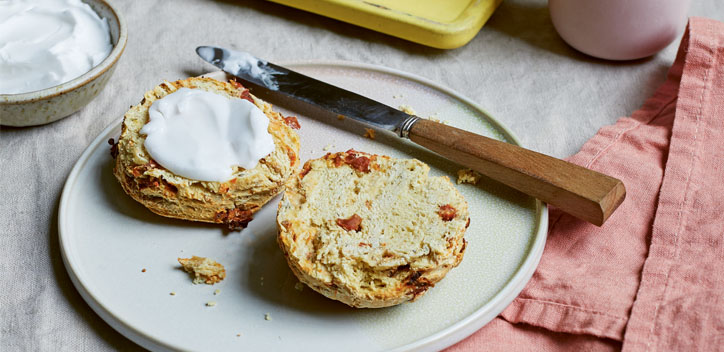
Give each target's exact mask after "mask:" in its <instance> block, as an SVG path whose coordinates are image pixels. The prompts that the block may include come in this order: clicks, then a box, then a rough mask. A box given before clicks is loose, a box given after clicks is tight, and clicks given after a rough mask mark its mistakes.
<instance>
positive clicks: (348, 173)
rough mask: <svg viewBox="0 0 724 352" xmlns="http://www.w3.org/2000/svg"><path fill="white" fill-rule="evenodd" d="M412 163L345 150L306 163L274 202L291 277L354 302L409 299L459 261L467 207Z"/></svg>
mask: <svg viewBox="0 0 724 352" xmlns="http://www.w3.org/2000/svg"><path fill="white" fill-rule="evenodd" d="M429 171H430V168H429V167H428V166H427V165H426V164H424V163H423V162H421V161H419V160H415V159H394V158H390V157H387V156H381V155H371V154H366V153H362V152H358V151H354V150H349V151H347V152H344V153H334V154H327V155H326V156H324V157H323V158H320V159H314V160H310V161H308V162H306V163H305V164H304V167H303V168H302V171H301V172H300V173H299V174H298V175H296V176H295V177H293V178H291V179H290V182H289V185H288V186H287V189H286V191H285V193H284V196H283V197H282V200H281V202H280V203H279V210H278V213H277V225H278V228H279V235H278V238H277V239H278V242H279V245H280V247H281V248H282V251H283V252H284V255H285V257H286V259H287V262H288V263H289V266H290V267H291V269H292V271H293V272H294V274H295V275H296V276H297V278H299V280H300V281H302V282H303V283H305V284H306V285H308V286H309V287H311V288H312V289H314V290H315V291H317V292H319V293H321V294H323V295H325V296H327V297H329V298H331V299H335V300H338V301H341V302H343V303H346V304H348V305H350V306H353V307H360V308H362V307H366V308H379V307H388V306H392V305H396V304H400V303H403V302H406V301H414V300H415V299H417V298H419V297H420V296H421V295H423V294H424V293H425V292H426V291H427V290H428V289H429V288H431V287H433V286H434V285H435V284H436V283H437V282H438V281H440V280H441V279H442V278H443V277H444V276H445V275H446V274H447V273H448V272H449V271H450V270H451V269H452V268H454V267H456V266H457V265H458V264H459V263H460V261H461V260H462V258H463V253H464V251H465V245H466V241H465V239H464V238H463V236H464V233H465V230H466V229H467V227H468V225H469V221H470V218H469V215H468V206H467V203H466V202H465V199H464V198H463V196H462V195H461V194H460V193H459V192H458V191H457V190H456V189H455V187H454V186H453V184H452V183H451V182H450V180H449V179H448V178H447V177H430V176H429V175H428V173H429Z"/></svg>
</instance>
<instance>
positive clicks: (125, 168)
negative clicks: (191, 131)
mask: <svg viewBox="0 0 724 352" xmlns="http://www.w3.org/2000/svg"><path fill="white" fill-rule="evenodd" d="M182 87H186V88H190V89H202V90H205V91H208V92H212V93H216V94H219V95H223V96H226V97H229V98H236V99H246V100H248V101H250V102H252V103H253V104H255V105H256V106H257V107H258V108H259V109H261V110H262V111H263V112H264V114H265V115H266V117H268V118H269V127H268V132H269V133H270V134H271V136H272V139H273V141H274V150H273V151H272V152H271V153H270V154H269V155H267V156H265V157H264V158H262V159H261V160H259V163H258V164H257V165H256V167H254V168H252V169H249V170H246V169H243V168H241V167H236V168H235V169H234V172H233V178H231V179H230V180H229V181H225V182H214V181H198V180H193V179H189V178H185V177H182V176H180V175H177V174H174V173H173V172H171V171H169V170H167V169H165V168H164V167H162V166H161V165H159V164H158V163H157V162H155V161H154V160H153V158H151V156H150V155H149V153H148V152H147V151H146V149H145V148H144V144H143V143H144V140H145V138H146V137H145V136H144V135H142V134H141V133H140V130H141V128H142V127H143V126H144V125H145V124H146V123H147V122H148V121H149V113H148V111H149V108H150V107H151V104H153V102H154V101H156V100H158V99H161V98H163V97H165V96H166V95H168V94H171V93H173V92H175V91H176V90H177V89H179V88H182ZM287 121H289V122H292V123H296V119H294V118H287V120H285V118H284V117H283V116H282V115H281V114H279V113H277V112H274V111H272V107H271V105H269V104H267V103H266V102H264V101H262V100H260V99H258V98H256V97H254V96H253V95H251V94H250V93H249V91H248V90H247V89H245V88H244V87H243V86H241V85H240V84H238V83H236V82H233V81H232V82H221V81H217V80H214V79H210V78H189V79H185V80H180V81H176V82H164V83H162V84H160V85H159V86H157V87H155V88H154V89H153V90H151V91H149V92H146V94H145V95H144V98H143V100H141V102H140V104H138V105H136V106H133V107H131V109H130V110H129V111H128V112H126V114H125V116H124V118H123V130H122V132H121V137H120V139H119V140H118V143H117V144H116V145H114V146H113V149H112V154H113V155H114V157H115V165H114V168H113V173H114V174H115V176H116V178H117V179H118V181H120V183H121V185H122V186H123V190H124V191H125V192H126V193H128V195H130V196H131V197H133V199H135V200H137V201H138V202H140V203H141V204H143V205H145V206H146V207H147V208H148V209H150V210H151V211H152V212H154V213H156V214H159V215H163V216H167V217H171V218H178V219H186V220H194V221H203V222H212V223H223V224H226V225H227V226H228V227H229V228H230V229H239V228H243V227H245V226H246V224H247V223H248V222H249V221H250V220H251V219H252V214H254V213H255V212H256V211H258V210H259V209H260V208H261V206H262V205H264V204H265V203H266V202H268V201H269V200H270V199H271V198H272V197H274V196H275V195H277V194H278V193H279V192H281V191H282V190H283V188H284V184H285V183H286V181H287V180H288V179H289V178H290V176H291V175H293V174H294V173H295V172H296V171H297V169H298V165H299V158H298V154H299V137H298V136H297V134H296V132H294V131H293V130H292V129H291V128H290V127H289V126H288V125H287V124H288V123H287ZM297 126H298V125H297Z"/></svg>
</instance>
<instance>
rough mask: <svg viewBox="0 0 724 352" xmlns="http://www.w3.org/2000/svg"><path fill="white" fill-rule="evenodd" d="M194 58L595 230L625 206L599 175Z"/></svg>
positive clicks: (373, 105) (294, 79) (246, 65)
mask: <svg viewBox="0 0 724 352" xmlns="http://www.w3.org/2000/svg"><path fill="white" fill-rule="evenodd" d="M196 52H197V53H198V55H199V56H200V57H201V58H202V59H204V60H206V61H207V62H209V63H211V64H213V65H215V66H216V67H218V68H220V69H222V70H223V71H225V72H226V73H228V74H231V75H233V76H236V77H239V78H241V79H242V80H245V81H248V82H251V83H253V84H255V85H258V86H261V87H265V88H267V89H269V90H272V91H276V92H279V93H281V94H285V95H287V96H290V97H292V98H295V99H298V100H301V101H304V102H306V103H309V104H312V105H316V106H318V107H320V108H323V109H325V110H328V111H331V112H334V113H336V114H339V115H343V116H345V117H348V118H351V119H354V120H357V121H360V122H362V123H365V124H368V125H371V126H373V127H375V128H377V129H381V130H388V131H391V132H394V133H395V134H397V135H398V136H400V137H401V138H408V139H410V140H411V141H413V142H414V143H417V144H418V145H421V146H423V147H425V148H427V149H429V150H431V151H434V152H436V153H438V154H440V155H441V156H443V157H445V158H447V159H449V160H452V161H454V162H456V163H458V164H460V165H463V166H465V167H468V168H471V169H473V170H475V171H477V172H479V173H481V174H483V175H485V176H487V177H489V178H491V179H493V180H496V181H498V182H500V183H503V184H505V185H507V186H509V187H512V188H514V189H517V190H519V191H521V192H523V193H526V194H528V195H531V196H533V197H536V198H538V199H540V200H542V201H544V202H546V203H549V204H552V205H554V206H556V207H558V208H559V209H561V210H563V211H565V212H567V213H569V214H571V215H573V216H576V217H578V218H580V219H582V220H585V221H588V222H590V223H592V224H594V225H597V226H601V225H603V223H604V222H605V221H606V220H607V219H608V218H609V217H610V216H611V214H612V213H613V212H614V211H615V210H616V208H617V207H618V206H619V205H620V204H621V202H623V200H624V198H625V196H626V189H625V187H624V185H623V182H621V181H620V180H618V179H616V178H613V177H611V176H607V175H604V174H601V173H599V172H596V171H593V170H590V169H587V168H584V167H581V166H578V165H575V164H572V163H569V162H566V161H564V160H560V159H556V158H553V157H551V156H547V155H545V154H541V153H538V152H534V151H531V150H528V149H525V148H521V147H518V146H515V145H512V144H509V143H505V142H501V141H498V140H495V139H492V138H488V137H485V136H481V135H478V134H475V133H472V132H468V131H465V130H461V129H458V128H455V127H452V126H448V125H444V124H441V123H438V122H434V121H431V120H427V119H421V118H419V117H417V116H414V115H409V114H406V113H404V112H402V111H399V110H397V109H394V108H392V107H389V106H387V105H384V104H382V103H379V102H377V101H374V100H372V99H369V98H366V97H364V96H361V95H359V94H356V93H353V92H350V91H348V90H345V89H342V88H339V87H335V86H333V85H330V84H328V83H324V82H322V81H319V80H316V79H314V78H311V77H308V76H305V75H303V74H301V73H298V72H294V71H292V70H289V69H286V68H284V67H281V66H278V65H275V64H273V63H271V62H267V61H265V60H261V59H258V58H256V57H254V56H253V55H251V54H249V53H246V52H241V51H234V50H229V49H224V48H218V47H212V46H200V47H198V48H196Z"/></svg>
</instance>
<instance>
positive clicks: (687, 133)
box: [449, 18, 724, 351]
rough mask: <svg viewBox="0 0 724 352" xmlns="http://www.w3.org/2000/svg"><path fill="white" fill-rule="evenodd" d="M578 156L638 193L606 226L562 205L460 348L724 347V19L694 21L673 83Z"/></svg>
mask: <svg viewBox="0 0 724 352" xmlns="http://www.w3.org/2000/svg"><path fill="white" fill-rule="evenodd" d="M569 160H570V161H571V162H573V163H576V164H579V165H583V166H585V167H588V168H591V169H594V170H597V171H600V172H603V173H606V174H609V175H612V176H614V177H617V178H619V179H621V180H622V181H623V182H624V184H625V185H626V189H627V195H626V200H625V201H624V202H623V204H622V205H621V206H620V208H619V209H618V210H617V211H616V213H614V215H613V216H612V217H611V218H610V219H609V220H608V222H607V223H606V224H605V225H604V226H602V227H600V228H599V227H595V226H593V225H590V224H587V223H584V222H583V221H581V220H578V219H576V218H574V217H572V216H570V215H567V214H564V213H562V212H560V211H558V210H556V209H553V208H552V209H551V212H550V227H549V232H548V242H547V244H546V247H545V250H544V252H543V257H542V259H541V262H540V265H539V266H538V269H537V271H536V272H535V274H534V275H533V278H532V279H531V281H530V282H529V283H528V285H527V286H526V288H525V289H524V290H523V292H522V293H521V294H520V296H519V297H518V298H516V299H515V300H514V301H513V303H512V304H511V305H510V306H509V307H508V308H507V309H506V310H505V311H503V313H502V314H501V315H500V316H499V317H498V318H496V319H495V320H493V321H492V322H491V323H490V324H488V325H486V326H485V327H483V328H482V329H481V330H480V331H478V332H476V333H475V334H473V335H472V336H470V337H469V338H467V339H466V340H464V341H462V342H460V343H458V344H457V345H455V346H453V347H451V348H450V349H449V351H479V350H505V351H509V350H515V351H521V350H536V351H549V350H561V349H567V350H568V349H571V350H596V351H599V350H619V349H621V348H623V350H625V351H683V350H686V351H689V350H718V349H724V23H721V22H717V21H714V20H710V19H705V18H691V19H690V20H689V25H688V27H687V29H686V33H685V34H684V37H683V39H682V41H681V45H680V47H679V52H678V55H677V58H676V61H675V62H674V65H673V66H672V67H671V69H670V70H669V73H668V79H667V81H666V83H664V84H663V85H662V86H661V87H660V88H659V89H658V90H657V92H656V93H655V94H654V96H653V97H651V98H650V99H649V100H647V101H646V102H645V103H644V105H643V107H642V108H641V109H640V110H638V111H636V112H634V113H633V114H632V115H631V117H624V118H621V119H620V120H618V121H617V122H616V124H615V125H613V126H608V127H604V128H602V129H601V130H600V131H599V132H598V133H597V134H596V136H594V137H593V138H592V139H591V140H590V141H588V142H587V143H586V144H585V145H584V146H583V148H582V149H581V151H580V152H579V153H578V154H576V155H574V156H573V157H571V158H570V159H569Z"/></svg>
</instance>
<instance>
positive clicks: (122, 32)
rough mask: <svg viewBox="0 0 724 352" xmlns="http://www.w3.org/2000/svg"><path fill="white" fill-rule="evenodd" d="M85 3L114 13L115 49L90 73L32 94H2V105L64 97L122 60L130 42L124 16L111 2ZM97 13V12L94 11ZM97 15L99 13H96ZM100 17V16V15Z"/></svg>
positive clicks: (0, 99) (0, 98)
mask: <svg viewBox="0 0 724 352" xmlns="http://www.w3.org/2000/svg"><path fill="white" fill-rule="evenodd" d="M82 1H83V2H86V3H88V2H97V3H101V4H104V5H106V6H107V7H108V8H109V9H110V10H111V13H113V16H114V17H115V18H116V21H117V22H118V41H117V42H116V44H115V45H113V49H112V50H111V52H110V54H108V56H107V57H106V58H105V59H103V61H101V63H100V64H98V65H96V66H95V67H93V68H92V69H91V70H90V71H88V72H86V73H84V74H82V75H80V76H78V77H76V78H73V79H72V80H70V81H67V82H64V83H61V84H58V85H55V86H52V87H48V88H45V89H41V90H35V91H32V92H25V93H18V94H0V105H9V104H25V103H31V102H37V101H41V100H46V99H48V98H52V97H55V96H59V95H63V94H65V93H68V92H70V91H72V90H75V89H76V88H78V87H82V86H84V85H86V84H88V83H89V82H91V81H93V80H95V79H96V78H98V77H99V76H101V75H102V74H104V73H105V72H106V71H108V70H109V69H111V68H112V67H113V66H114V65H115V64H116V62H117V61H118V59H120V57H121V54H123V51H124V50H125V48H126V42H127V41H128V29H127V27H126V20H125V19H124V18H123V15H121V13H120V12H119V11H118V9H117V8H116V7H115V6H114V5H113V4H112V3H111V1H110V0H82ZM94 11H95V10H94ZM96 13H97V12H96ZM99 15H100V14H99Z"/></svg>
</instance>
